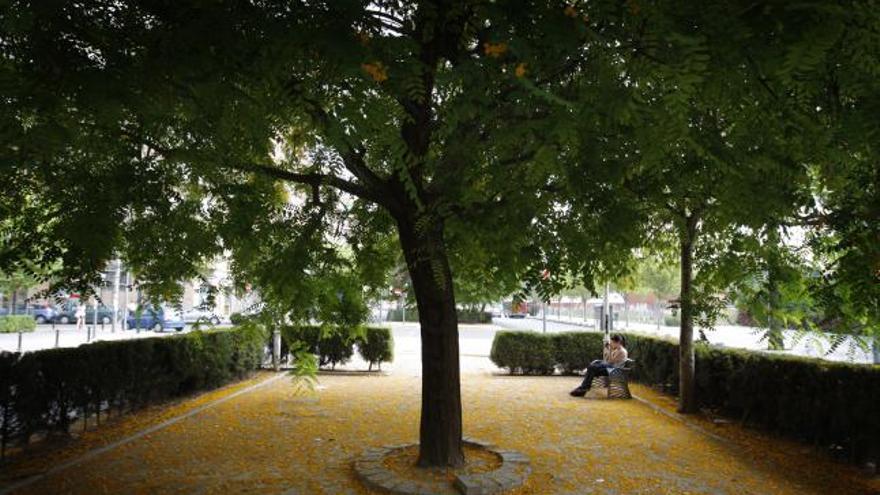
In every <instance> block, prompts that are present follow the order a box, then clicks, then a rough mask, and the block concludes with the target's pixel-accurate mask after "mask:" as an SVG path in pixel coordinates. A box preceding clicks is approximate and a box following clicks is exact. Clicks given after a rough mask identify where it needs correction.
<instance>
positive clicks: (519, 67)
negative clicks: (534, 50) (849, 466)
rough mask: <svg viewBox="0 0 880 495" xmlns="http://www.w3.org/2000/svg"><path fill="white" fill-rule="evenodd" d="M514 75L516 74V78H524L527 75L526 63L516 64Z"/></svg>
mask: <svg viewBox="0 0 880 495" xmlns="http://www.w3.org/2000/svg"><path fill="white" fill-rule="evenodd" d="M514 73H516V77H523V76H524V75H526V64H525V62H520V63H518V64H516V70H515V71H514Z"/></svg>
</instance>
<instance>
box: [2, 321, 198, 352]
mask: <svg viewBox="0 0 880 495" xmlns="http://www.w3.org/2000/svg"><path fill="white" fill-rule="evenodd" d="M96 328H97V330H95V331H94V332H93V334H92V336H91V338H89V337H88V336H87V334H86V330H85V328H83V329H81V330H79V331H77V330H76V325H55V326H54V327H53V326H52V325H37V329H36V330H34V331H33V332H29V333H24V334H22V336H21V351H23V352H28V351H36V350H40V349H50V348H53V347H56V345H55V338H56V330H57V337H58V346H57V347H76V346H79V345H81V344H86V343H88V342H90V341H91V342H94V341H96V340H124V339H135V338H144V337H159V336H167V335H173V334H175V333H177V332H175V331H173V330H169V331H166V332H153V331H152V330H141V331H140V332H139V333H138V332H137V331H136V330H126V331H122V330H120V329H119V328H117V329H116V331H115V332H113V331H112V330H111V329H110V325H104V326H102V325H100V324H99V325H97V327H96ZM190 329H191V327H190V326H189V325H187V328H186V331H188V330H190ZM17 350H19V347H18V334H17V333H0V351H9V352H15V351H17Z"/></svg>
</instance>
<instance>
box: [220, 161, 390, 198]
mask: <svg viewBox="0 0 880 495" xmlns="http://www.w3.org/2000/svg"><path fill="white" fill-rule="evenodd" d="M230 168H233V169H235V170H239V171H242V172H256V173H260V174H263V175H265V176H268V177H272V178H275V179H279V180H284V181H288V182H295V183H298V184H306V185H311V186H314V187H317V186H322V185H323V186H330V187H334V188H336V189H339V190H340V191H344V192H347V193H349V194H351V195H352V196H357V197H359V198H361V199H364V200H367V201H372V202H373V203H376V204H378V205H382V206H386V207H387V206H388V203H387V201H386V198H383V197H382V196H379V195H377V194H375V191H372V190H370V189H368V188H366V187H363V186H361V185H360V184H356V183H354V182H350V181H347V180H345V179H343V178H341V177H336V176H335V175H327V174H318V173H306V174H302V173H297V172H292V171H290V170H284V169H281V168H277V167H272V166H270V165H263V164H259V163H252V164H235V165H230Z"/></svg>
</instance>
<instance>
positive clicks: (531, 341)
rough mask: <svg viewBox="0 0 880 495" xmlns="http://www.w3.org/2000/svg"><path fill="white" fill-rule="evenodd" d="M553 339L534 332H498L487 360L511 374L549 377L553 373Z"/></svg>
mask: <svg viewBox="0 0 880 495" xmlns="http://www.w3.org/2000/svg"><path fill="white" fill-rule="evenodd" d="M554 350H555V349H554V347H553V339H552V337H551V336H550V335H548V334H541V333H534V332H506V331H505V332H498V333H496V334H495V339H494V340H493V341H492V351H491V352H490V353H489V358H490V359H491V360H492V362H493V363H495V365H496V366H498V367H499V368H507V369H508V370H510V372H511V373H525V374H540V375H549V374H552V373H553V371H554V365H555V360H554V356H553V354H554Z"/></svg>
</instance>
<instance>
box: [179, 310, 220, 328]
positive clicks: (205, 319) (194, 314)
mask: <svg viewBox="0 0 880 495" xmlns="http://www.w3.org/2000/svg"><path fill="white" fill-rule="evenodd" d="M223 320H224V318H221V317H220V316H219V315H218V314H216V313H213V312H211V311H208V310H204V309H198V308H193V309H191V310H189V311H186V312H184V313H183V321H185V322H187V323H202V324H206V323H210V324H211V325H219V324H220V323H221V322H222V321H223Z"/></svg>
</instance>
